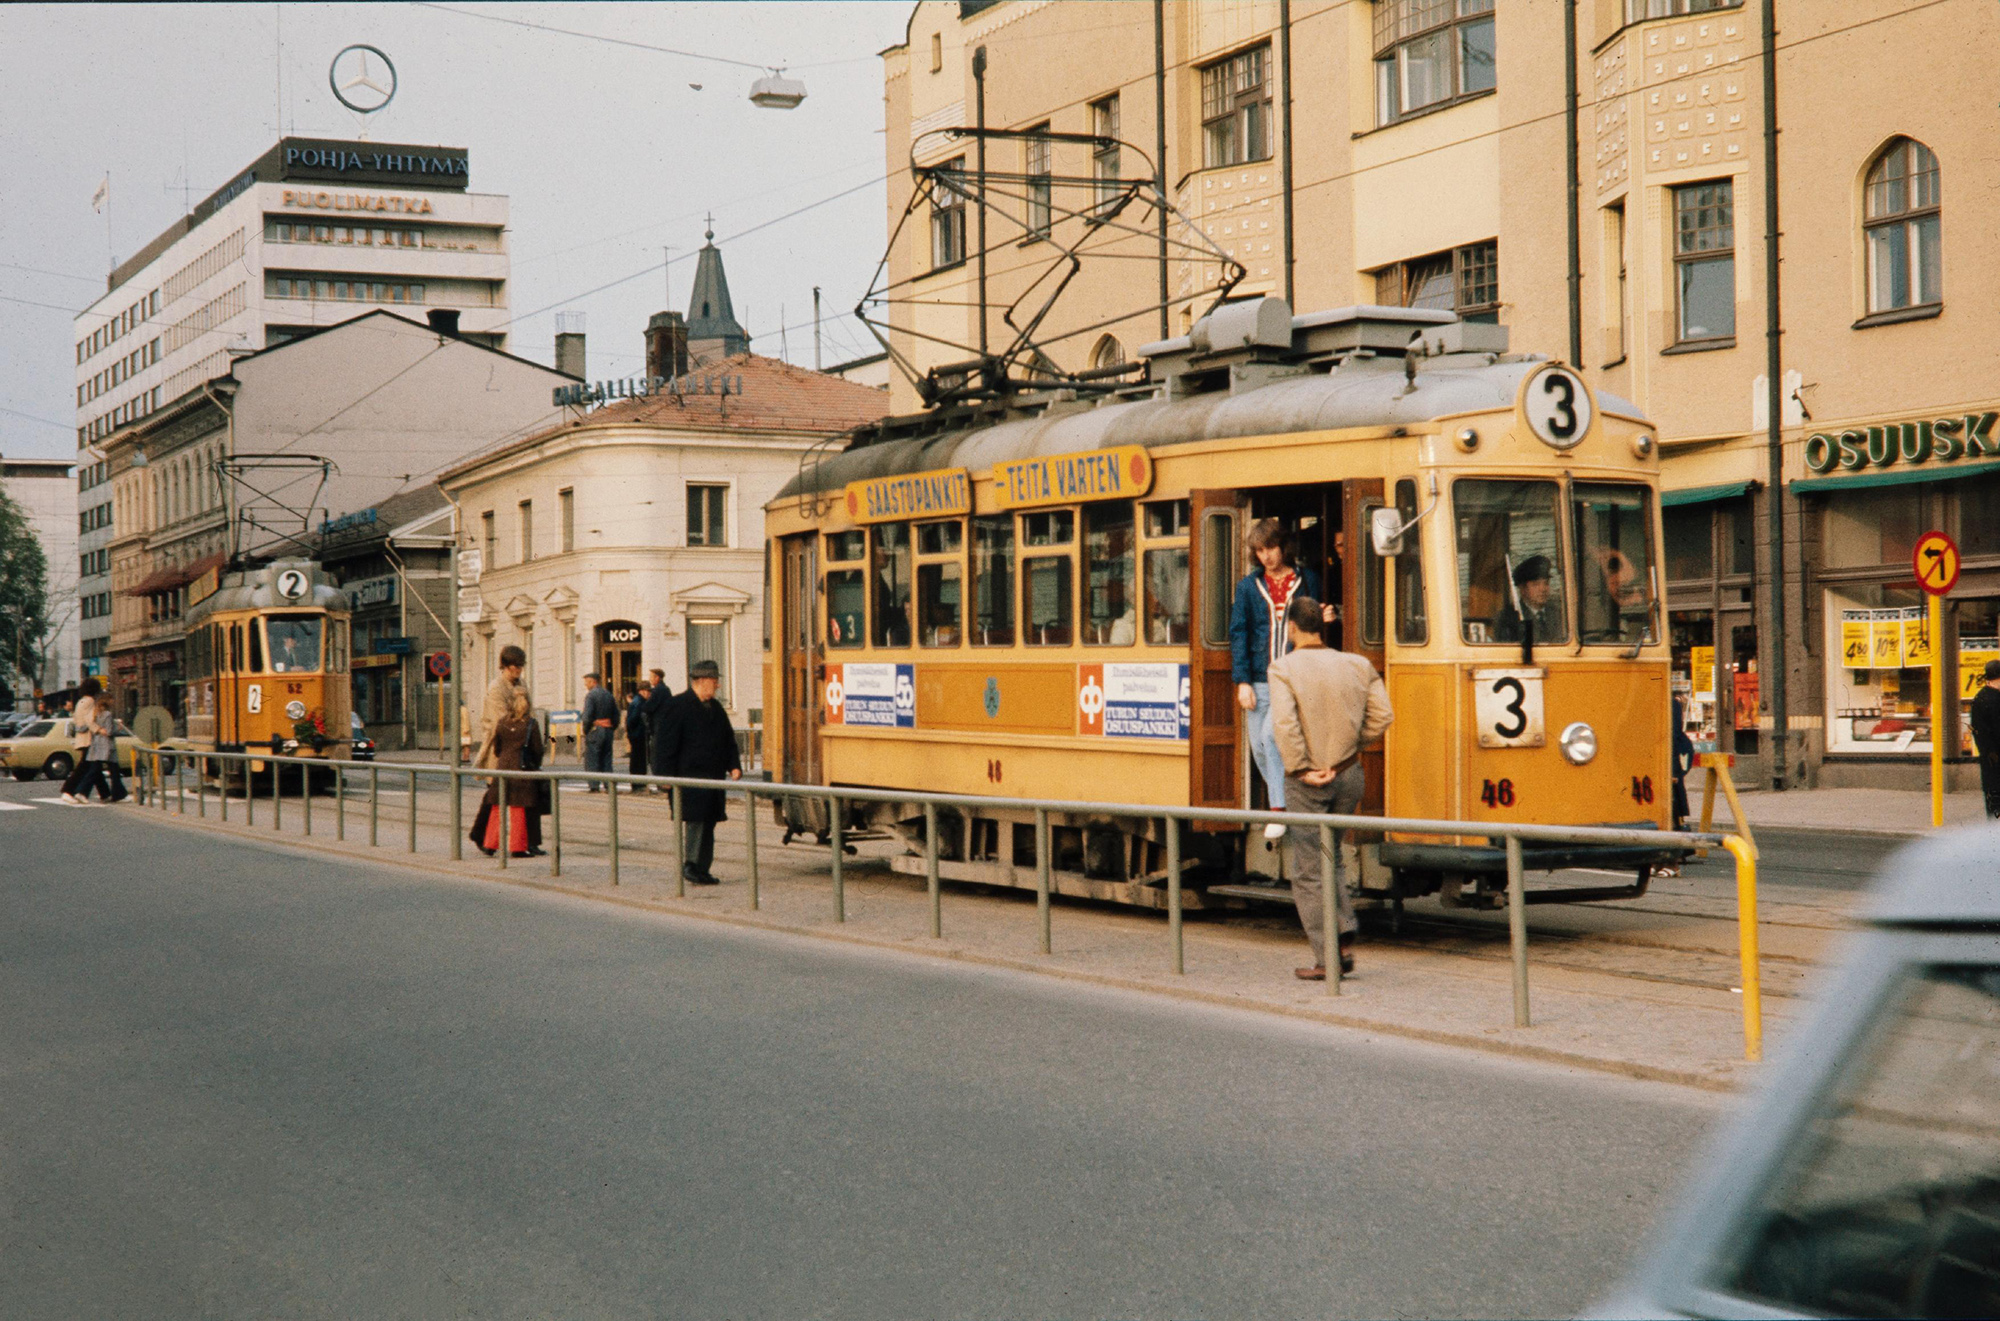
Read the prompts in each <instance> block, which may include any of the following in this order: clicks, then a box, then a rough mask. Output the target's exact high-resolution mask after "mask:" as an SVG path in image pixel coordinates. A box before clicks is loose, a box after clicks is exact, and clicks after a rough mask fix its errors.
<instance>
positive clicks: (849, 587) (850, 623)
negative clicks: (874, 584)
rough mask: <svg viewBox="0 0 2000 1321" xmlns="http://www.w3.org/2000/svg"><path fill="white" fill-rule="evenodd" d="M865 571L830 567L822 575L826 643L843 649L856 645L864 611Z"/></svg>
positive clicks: (866, 588) (866, 594) (866, 585)
mask: <svg viewBox="0 0 2000 1321" xmlns="http://www.w3.org/2000/svg"><path fill="white" fill-rule="evenodd" d="M867 603H868V583H867V573H866V572H865V571H864V570H861V569H832V570H829V571H828V572H827V575H826V645H827V646H829V647H839V648H841V649H843V650H848V649H852V648H854V647H858V646H860V645H861V644H862V643H863V642H864V641H866V639H865V638H864V637H863V636H862V632H861V629H862V618H863V616H864V614H865V613H866V611H867Z"/></svg>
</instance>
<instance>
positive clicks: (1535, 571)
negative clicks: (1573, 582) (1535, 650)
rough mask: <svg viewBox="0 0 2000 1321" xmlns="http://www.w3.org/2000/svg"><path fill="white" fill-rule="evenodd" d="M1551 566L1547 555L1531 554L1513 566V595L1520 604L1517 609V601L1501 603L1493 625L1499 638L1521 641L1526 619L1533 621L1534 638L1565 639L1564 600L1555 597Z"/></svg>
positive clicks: (1541, 639) (1538, 639)
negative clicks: (1523, 623) (1498, 616)
mask: <svg viewBox="0 0 2000 1321" xmlns="http://www.w3.org/2000/svg"><path fill="white" fill-rule="evenodd" d="M1552 569H1553V566H1552V565H1550V563H1549V557H1548V556H1546V555H1530V556H1529V557H1528V558H1527V559H1525V560H1522V561H1521V562H1520V563H1519V564H1517V565H1515V566H1514V595H1515V598H1516V599H1518V600H1519V601H1520V603H1521V604H1520V608H1519V609H1516V608H1515V605H1514V602H1513V601H1509V602H1508V603H1507V604H1506V605H1504V606H1502V607H1501V609H1500V619H1499V622H1498V623H1497V625H1496V626H1495V629H1494V632H1495V635H1496V638H1497V640H1498V641H1501V642H1519V641H1520V640H1521V632H1522V629H1521V621H1522V620H1523V619H1525V620H1527V622H1528V623H1530V624H1532V625H1534V628H1535V641H1537V642H1560V641H1562V639H1563V618H1562V602H1560V601H1558V600H1557V599H1556V596H1555V587H1554V584H1553V583H1552V582H1551V581H1550V576H1551V572H1552Z"/></svg>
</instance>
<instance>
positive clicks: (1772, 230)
mask: <svg viewBox="0 0 2000 1321" xmlns="http://www.w3.org/2000/svg"><path fill="white" fill-rule="evenodd" d="M1763 20H1764V21H1763V28H1764V37H1763V60H1762V68H1763V74H1764V96H1763V100H1764V376H1765V383H1764V385H1765V394H1764V400H1765V408H1766V410H1767V412H1768V414H1769V415H1768V416H1767V417H1766V419H1765V431H1764V447H1765V455H1764V458H1765V485H1764V503H1765V517H1766V523H1767V527H1766V529H1765V542H1766V544H1767V545H1768V547H1769V549H1770V555H1771V582H1770V593H1769V596H1770V604H1769V607H1768V608H1769V610H1770V621H1771V622H1770V634H1771V645H1770V646H1769V647H1768V648H1760V650H1762V651H1763V654H1764V657H1765V660H1764V662H1763V665H1762V666H1761V669H1762V671H1763V673H1764V674H1765V675H1767V676H1769V680H1770V703H1771V748H1772V757H1771V763H1770V770H1771V787H1772V788H1774V789H1788V788H1790V787H1791V780H1792V775H1791V766H1792V722H1791V713H1790V709H1789V707H1788V705H1787V702H1788V698H1787V693H1788V685H1787V684H1786V682H1785V680H1786V675H1787V674H1788V673H1789V669H1790V665H1791V655H1790V649H1789V644H1788V641H1787V639H1788V634H1789V629H1788V627H1787V625H1786V621H1785V598H1786V596H1787V592H1786V590H1785V386H1784V366H1785V362H1784V351H1783V337H1784V333H1785V330H1784V319H1783V317H1782V316H1781V315H1780V308H1779V285H1778V261H1779V250H1778V242H1779V229H1778V11H1777V0H1763Z"/></svg>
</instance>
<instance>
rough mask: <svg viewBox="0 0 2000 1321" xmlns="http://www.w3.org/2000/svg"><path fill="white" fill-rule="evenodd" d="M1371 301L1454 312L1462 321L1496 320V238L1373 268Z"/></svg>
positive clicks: (1498, 273) (1497, 263)
mask: <svg viewBox="0 0 2000 1321" xmlns="http://www.w3.org/2000/svg"><path fill="white" fill-rule="evenodd" d="M1375 301H1376V302H1378V303H1382V304H1385V305H1387V306H1389V307H1427V308H1431V309H1433V310H1436V311H1440V312H1456V313H1458V315H1459V317H1460V318H1461V319H1463V320H1466V321H1484V322H1487V323H1489V324H1491V323H1493V322H1497V321H1499V319H1500V243H1499V240H1497V239H1488V240H1487V241H1486V242H1484V243H1468V244H1466V245H1465V246H1464V247H1459V248H1453V249H1452V250H1451V251H1449V252H1434V253H1432V254H1431V255H1429V256H1428V257H1415V258H1412V259H1411V260H1409V261H1401V262H1397V263H1396V264H1395V265H1394V266H1385V267H1383V268H1382V269H1381V270H1379V271H1377V272H1375Z"/></svg>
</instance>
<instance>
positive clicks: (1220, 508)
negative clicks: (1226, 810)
mask: <svg viewBox="0 0 2000 1321" xmlns="http://www.w3.org/2000/svg"><path fill="white" fill-rule="evenodd" d="M1189 504H1190V509H1189V512H1190V514H1191V515H1192V517H1193V523H1194V527H1193V533H1194V534H1193V535H1192V536H1191V537H1189V538H1188V548H1189V555H1188V576H1189V580H1190V583H1191V584H1192V589H1191V590H1190V591H1189V593H1188V603H1189V606H1190V613H1191V614H1192V616H1193V618H1192V619H1190V620H1189V625H1190V627H1189V629H1188V638H1189V640H1190V642H1191V644H1192V646H1191V648H1190V649H1191V651H1192V653H1193V655H1192V661H1191V664H1190V665H1189V667H1188V669H1189V673H1188V680H1189V685H1188V687H1189V692H1188V701H1189V708H1190V710H1189V719H1188V804H1189V805H1190V806H1192V807H1241V806H1243V803H1244V798H1243V794H1244V789H1243V777H1244V765H1243V762H1244V757H1243V742H1242V739H1241V736H1240V735H1239V734H1238V732H1237V731H1238V729H1239V728H1240V727H1241V722H1240V721H1239V720H1238V718H1237V717H1238V714H1239V711H1238V708H1237V705H1236V684H1235V682H1234V681H1233V680H1232V679H1231V678H1230V664H1229V606H1230V602H1231V600H1232V599H1233V598H1234V596H1235V592H1236V580H1237V579H1238V578H1240V577H1242V576H1243V568H1242V563H1243V552H1242V546H1243V531H1244V527H1243V519H1244V515H1245V513H1246V511H1247V510H1246V503H1245V501H1244V498H1243V494H1242V493H1241V492H1239V491H1194V492H1191V493H1190V496H1189ZM1199 828H1201V827H1200V826H1199V825H1198V826H1197V829H1199ZM1214 828H1215V829H1218V830H1223V829H1228V830H1234V829H1240V827H1235V826H1222V825H1220V824H1217V825H1216V826H1215V827H1214Z"/></svg>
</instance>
